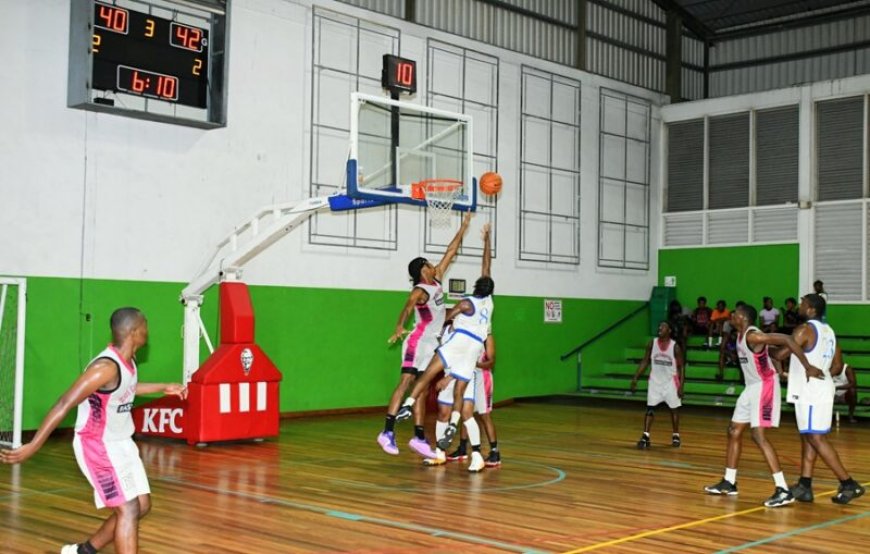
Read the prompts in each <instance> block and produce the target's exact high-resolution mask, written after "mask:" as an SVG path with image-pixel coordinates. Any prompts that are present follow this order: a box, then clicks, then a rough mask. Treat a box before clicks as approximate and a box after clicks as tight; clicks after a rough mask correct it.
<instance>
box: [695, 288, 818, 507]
mask: <svg viewBox="0 0 870 554" xmlns="http://www.w3.org/2000/svg"><path fill="white" fill-rule="evenodd" d="M757 317H758V312H756V310H755V308H753V307H752V306H750V305H748V304H747V305H743V306H740V307H739V308H737V309H735V310H734V311H733V312H731V324H732V325H733V326H734V328H735V329H736V330H737V355H738V357H739V358H740V367H741V369H742V370H743V376H744V378H745V380H746V388H745V389H743V392H741V393H740V396H739V397H738V398H737V405H736V406H735V407H734V415H733V416H732V417H731V425H730V426H729V427H728V450H727V453H726V462H725V477H724V478H723V479H722V480H721V481H719V482H718V483H716V484H715V485H710V486H707V487H704V490H705V491H707V493H709V494H723V495H729V496H733V495H736V494H737V465H738V463H739V462H740V453H741V450H742V449H743V433H744V431H746V429H747V428H751V430H752V440H754V441H755V444H756V445H758V448H759V449H760V450H761V453H762V454H763V455H764V459H765V461H766V462H767V465H768V467H769V468H770V472H771V473H772V474H773V481H774V483H775V486H776V488H775V490H774V492H773V495H772V496H771V497H770V498H768V499H767V500H765V501H764V505H765V506H767V507H768V508H777V507H779V506H785V505H787V504H791V503H792V502H794V500H795V499H794V496H793V495H792V493H791V492H789V488H788V485H787V484H786V481H785V476H784V475H783V473H782V469H781V467H780V465H779V457H778V456H777V455H776V450H775V449H774V448H773V445H772V444H770V443H769V442H768V441H767V438H766V437H765V436H764V429H766V428H771V427H779V416H780V400H781V398H780V396H781V395H780V388H779V376H778V375H777V373H776V370H775V369H774V368H773V366H772V365H771V363H770V357H769V354H768V347H769V346H783V347H786V348H788V349H789V350H791V351H792V352H793V353H794V354H795V357H796V358H797V360H798V362H800V363H801V364H803V366H804V367H806V368H807V370H808V371H818V368H816V367H814V366H813V365H811V364H810V362H809V361H808V360H807V357H806V356H804V353H803V351H802V350H801V348H800V346H798V345H797V344H796V343H795V341H794V340H792V338H791V337H790V336H788V335H780V334H774V333H769V334H768V333H762V332H761V330H760V329H759V328H758V327H756V326H755V325H754V323H755V321H756V319H757ZM795 365H797V364H795Z"/></svg>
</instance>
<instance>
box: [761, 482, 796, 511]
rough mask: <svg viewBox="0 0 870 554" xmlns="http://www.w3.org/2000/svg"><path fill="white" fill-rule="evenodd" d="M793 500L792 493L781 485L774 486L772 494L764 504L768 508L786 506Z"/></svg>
mask: <svg viewBox="0 0 870 554" xmlns="http://www.w3.org/2000/svg"><path fill="white" fill-rule="evenodd" d="M792 502H794V495H793V494H792V493H791V492H790V491H788V490H787V489H784V488H782V487H776V489H775V490H774V491H773V496H771V497H770V498H768V499H767V500H765V501H764V505H765V506H767V507H768V508H779V507H780V506H787V505H788V504H791V503H792Z"/></svg>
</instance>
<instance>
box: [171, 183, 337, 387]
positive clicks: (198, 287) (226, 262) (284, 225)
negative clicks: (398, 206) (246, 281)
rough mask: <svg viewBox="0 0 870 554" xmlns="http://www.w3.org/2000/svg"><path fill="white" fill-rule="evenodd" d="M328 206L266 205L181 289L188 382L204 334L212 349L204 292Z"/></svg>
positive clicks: (312, 202) (318, 202)
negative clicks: (205, 321)
mask: <svg viewBox="0 0 870 554" xmlns="http://www.w3.org/2000/svg"><path fill="white" fill-rule="evenodd" d="M327 209H329V201H328V198H327V197H316V198H309V199H307V200H302V201H301V202H294V203H288V204H278V205H272V206H266V207H264V208H263V209H261V210H259V211H258V212H257V213H256V214H254V215H253V217H251V218H249V219H248V220H247V221H246V222H245V223H243V224H242V225H239V226H237V227H236V228H235V229H234V230H233V232H231V233H230V234H229V235H227V236H226V237H225V238H224V239H223V240H222V241H220V242H219V243H218V244H217V246H216V247H215V249H214V251H213V252H212V254H211V256H210V257H209V259H208V260H207V261H206V262H205V263H204V264H203V266H202V268H201V269H200V271H199V272H197V275H196V277H194V278H193V280H192V281H190V283H189V284H188V285H187V286H186V287H184V290H182V291H181V303H182V304H184V332H183V340H184V351H183V367H184V383H185V384H187V383H189V382H190V379H191V376H192V375H193V373H194V372H195V371H196V370H197V369H199V341H200V337H201V336H202V337H204V338H205V340H206V342H207V344H208V346H209V349H210V350H211V349H212V347H211V342H210V341H209V340H208V335H207V334H206V332H205V327H204V326H203V324H202V320H201V318H200V314H199V310H200V307H201V306H202V302H203V293H205V291H206V290H208V289H209V287H211V286H212V285H214V284H217V283H219V282H221V281H236V280H238V279H239V278H240V277H241V273H242V267H243V266H244V265H245V264H246V263H248V262H249V261H251V260H252V259H253V258H254V257H256V256H257V255H258V254H259V253H260V252H262V251H264V250H266V249H267V248H269V247H270V246H272V245H273V244H274V243H276V242H278V241H279V240H281V239H282V238H284V236H286V235H287V234H289V233H290V232H291V231H293V229H295V228H297V227H299V226H300V225H302V224H303V223H305V222H306V221H307V220H308V218H310V217H311V216H312V215H314V214H315V213H316V212H318V211H321V210H327Z"/></svg>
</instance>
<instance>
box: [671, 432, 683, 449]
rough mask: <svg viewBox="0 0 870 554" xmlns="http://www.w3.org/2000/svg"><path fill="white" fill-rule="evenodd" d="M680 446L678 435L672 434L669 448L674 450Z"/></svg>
mask: <svg viewBox="0 0 870 554" xmlns="http://www.w3.org/2000/svg"><path fill="white" fill-rule="evenodd" d="M681 444H682V442H680V435H678V434H677V433H674V434H673V436H671V446H673V447H674V448H679V447H680V445H681Z"/></svg>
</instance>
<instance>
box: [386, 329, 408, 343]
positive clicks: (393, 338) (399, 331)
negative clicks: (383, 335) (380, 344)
mask: <svg viewBox="0 0 870 554" xmlns="http://www.w3.org/2000/svg"><path fill="white" fill-rule="evenodd" d="M407 332H408V330H407V329H404V328H402V327H399V328H398V329H396V332H395V333H393V334H392V335H390V338H388V339H387V342H388V343H390V344H393V343H395V342H396V341H397V340H399V339H400V338H402V337H403V336H405V333H407Z"/></svg>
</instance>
